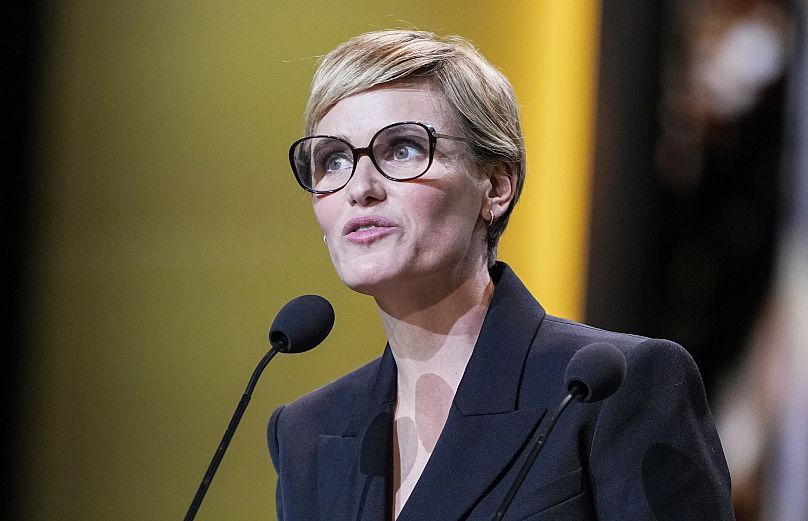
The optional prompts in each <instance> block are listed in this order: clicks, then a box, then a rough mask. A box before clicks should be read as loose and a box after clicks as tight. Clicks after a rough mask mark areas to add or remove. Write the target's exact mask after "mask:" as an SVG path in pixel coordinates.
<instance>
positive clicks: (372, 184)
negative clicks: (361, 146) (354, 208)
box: [345, 155, 387, 206]
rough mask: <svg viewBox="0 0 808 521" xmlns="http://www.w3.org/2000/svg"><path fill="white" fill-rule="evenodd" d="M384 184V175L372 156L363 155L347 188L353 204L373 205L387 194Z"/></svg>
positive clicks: (349, 198)
mask: <svg viewBox="0 0 808 521" xmlns="http://www.w3.org/2000/svg"><path fill="white" fill-rule="evenodd" d="M384 184H385V178H384V176H382V174H381V173H380V172H379V171H378V170H376V165H374V164H373V161H371V160H370V157H368V156H366V155H363V156H362V157H360V158H359V159H358V160H357V162H356V170H355V171H354V174H353V177H352V178H351V180H350V181H349V182H348V186H346V187H345V190H346V191H347V193H348V200H349V202H350V203H351V205H358V206H371V205H373V204H376V203H378V202H380V201H383V200H384V199H385V197H386V196H387V193H386V192H385V186H384Z"/></svg>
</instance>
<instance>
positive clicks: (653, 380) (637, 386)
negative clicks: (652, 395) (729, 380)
mask: <svg viewBox="0 0 808 521" xmlns="http://www.w3.org/2000/svg"><path fill="white" fill-rule="evenodd" d="M595 342H608V343H610V344H613V345H614V346H616V347H617V348H618V349H620V351H622V352H623V354H624V355H625V357H626V364H627V371H626V379H625V380H624V382H623V385H622V386H621V390H620V391H619V393H623V391H625V392H624V393H623V394H626V395H628V394H631V393H636V392H638V391H645V392H648V391H651V390H653V389H661V388H669V387H674V386H677V385H682V384H687V385H688V386H689V387H691V388H693V389H694V390H695V392H698V393H703V392H704V391H703V385H702V383H701V375H700V373H699V370H698V368H697V367H696V364H695V362H694V361H693V358H692V357H691V356H690V354H689V353H688V352H687V350H686V349H685V348H684V347H682V346H681V345H679V344H677V343H676V342H673V341H671V340H666V339H659V338H648V337H645V336H641V335H634V334H629V333H620V332H615V331H608V330H605V329H600V328H597V327H593V326H590V325H587V324H582V323H579V322H574V321H571V320H566V319H563V318H558V317H554V316H551V315H547V316H546V317H545V318H544V320H543V321H542V324H541V326H540V327H539V329H538V331H537V333H536V337H535V338H534V340H533V345H532V347H531V352H530V360H529V366H528V368H534V370H535V371H541V373H542V375H544V376H546V377H549V380H547V379H546V378H543V380H544V381H545V382H546V381H555V382H558V386H559V388H558V389H557V390H558V392H559V393H563V392H565V391H566V390H565V389H562V388H561V387H562V384H563V379H564V371H565V369H566V366H567V363H568V362H569V360H570V358H572V356H573V355H574V354H575V353H576V352H577V351H578V350H580V349H581V348H583V347H584V346H587V345H589V344H592V343H595Z"/></svg>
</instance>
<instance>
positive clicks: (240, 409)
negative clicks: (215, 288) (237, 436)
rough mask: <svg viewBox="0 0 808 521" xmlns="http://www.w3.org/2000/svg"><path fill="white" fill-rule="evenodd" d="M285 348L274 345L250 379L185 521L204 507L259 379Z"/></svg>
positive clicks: (188, 520) (189, 520) (189, 519)
mask: <svg viewBox="0 0 808 521" xmlns="http://www.w3.org/2000/svg"><path fill="white" fill-rule="evenodd" d="M283 347H284V346H275V345H273V346H272V349H270V350H269V352H268V353H267V354H265V355H264V357H263V358H262V359H261V361H260V362H258V366H257V367H256V368H255V371H253V374H252V377H250V381H249V383H248V384H247V389H246V390H245V391H244V395H243V396H242V397H241V400H240V401H239V402H238V406H237V407H236V411H235V412H234V413H233V417H232V418H231V419H230V423H229V424H228V425H227V429H226V430H225V431H224V437H222V441H221V442H220V443H219V448H217V449H216V452H215V453H214V454H213V459H212V460H211V462H210V465H209V466H208V470H207V472H205V477H203V478H202V483H200V484H199V488H198V489H197V491H196V495H195V496H194V500H193V501H192V502H191V506H190V507H189V508H188V512H187V513H186V514H185V518H184V521H191V520H192V519H194V517H196V512H197V511H198V510H199V507H200V506H201V505H202V500H203V499H204V498H205V493H206V492H207V491H208V487H209V486H210V482H211V481H212V480H213V475H214V474H216V470H217V469H218V468H219V464H220V463H221V462H222V457H224V451H225V450H227V446H228V445H230V440H231V439H232V438H233V434H234V433H235V432H236V427H238V424H239V422H240V421H241V417H242V416H243V415H244V410H245V409H246V408H247V404H249V403H250V398H252V393H253V390H254V389H255V385H256V384H257V383H258V378H259V377H260V376H261V373H262V372H263V371H264V368H265V367H266V366H267V364H268V363H269V361H270V360H272V358H273V357H274V356H275V355H276V354H278V352H279V351H283Z"/></svg>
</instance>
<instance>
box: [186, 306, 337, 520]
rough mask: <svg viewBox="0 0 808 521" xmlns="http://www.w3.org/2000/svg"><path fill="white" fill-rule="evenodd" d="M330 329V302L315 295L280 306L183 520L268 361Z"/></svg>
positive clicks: (301, 348)
mask: <svg viewBox="0 0 808 521" xmlns="http://www.w3.org/2000/svg"><path fill="white" fill-rule="evenodd" d="M332 327H334V308H333V307H331V303H330V302H328V301H327V300H326V299H324V298H323V297H321V296H319V295H302V296H300V297H297V298H294V299H292V300H290V301H289V302H287V303H286V305H284V306H283V307H282V308H281V310H280V311H278V314H277V315H276V317H275V320H274V321H273V322H272V327H270V328H269V343H270V345H271V349H270V350H269V352H268V353H267V354H266V355H264V357H263V358H262V359H261V361H260V362H258V366H257V367H256V368H255V371H253V374H252V377H251V378H250V381H249V383H248V384H247V389H246V390H245V391H244V395H243V396H242V397H241V401H239V403H238V406H237V407H236V411H235V412H234V413H233V417H232V418H231V419H230V423H229V424H228V426H227V429H226V430H225V432H224V437H223V438H222V441H221V442H220V443H219V447H218V448H217V449H216V452H215V453H214V454H213V460H211V462H210V465H209V466H208V470H207V472H205V476H204V477H203V478H202V483H200V485H199V488H198V489H197V491H196V495H195V496H194V499H193V501H192V502H191V506H190V507H189V508H188V512H187V513H186V514H185V518H184V521H191V520H192V519H194V517H196V513H197V511H198V510H199V507H200V505H201V504H202V500H203V499H204V497H205V493H207V491H208V487H209V486H210V482H211V481H212V480H213V475H214V474H215V473H216V470H217V469H218V468H219V464H220V463H221V462H222V457H224V452H225V450H227V446H228V445H229V444H230V440H231V439H232V438H233V434H234V433H235V432H236V427H238V424H239V422H240V421H241V417H242V416H243V415H244V410H245V409H246V408H247V404H249V403H250V398H252V393H253V389H255V385H256V384H257V383H258V378H259V377H260V376H261V373H262V372H263V371H264V368H265V367H266V366H267V364H268V363H269V361H270V360H272V359H273V358H274V357H275V355H276V354H278V353H303V352H305V351H308V350H310V349H313V348H315V347H317V346H318V345H320V343H321V342H322V341H323V340H325V337H327V336H328V334H329V333H330V332H331V328H332Z"/></svg>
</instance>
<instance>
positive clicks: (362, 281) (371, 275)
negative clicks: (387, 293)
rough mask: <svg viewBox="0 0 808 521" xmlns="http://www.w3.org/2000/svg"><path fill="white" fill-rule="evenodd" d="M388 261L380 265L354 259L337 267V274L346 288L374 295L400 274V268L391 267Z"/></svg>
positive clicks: (393, 281)
mask: <svg viewBox="0 0 808 521" xmlns="http://www.w3.org/2000/svg"><path fill="white" fill-rule="evenodd" d="M391 268H393V267H392V266H390V264H389V263H385V264H383V265H380V264H378V263H376V262H368V261H364V260H354V261H353V262H350V263H345V264H344V265H342V266H341V267H340V268H338V269H337V274H338V275H339V278H340V279H341V280H342V283H343V284H345V285H346V286H347V287H348V288H350V289H352V290H353V291H356V292H357V293H362V294H365V295H370V296H374V295H377V294H379V293H381V292H382V291H383V290H384V288H385V287H389V285H390V284H391V283H395V281H396V280H397V279H398V277H399V276H400V275H401V272H400V270H397V269H394V268H393V269H391Z"/></svg>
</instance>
